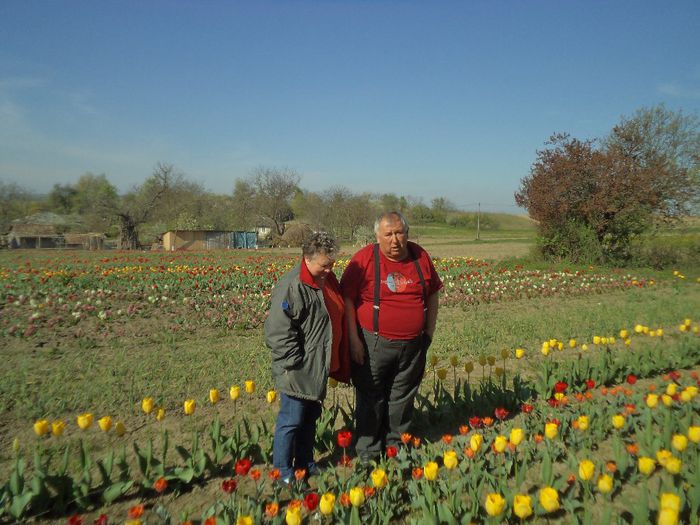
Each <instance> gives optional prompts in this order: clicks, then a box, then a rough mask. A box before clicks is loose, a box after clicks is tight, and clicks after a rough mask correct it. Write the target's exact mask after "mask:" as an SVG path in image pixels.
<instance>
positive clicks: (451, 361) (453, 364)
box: [450, 355, 459, 367]
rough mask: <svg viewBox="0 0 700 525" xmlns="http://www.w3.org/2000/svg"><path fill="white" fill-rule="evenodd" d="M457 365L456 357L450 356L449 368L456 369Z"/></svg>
mask: <svg viewBox="0 0 700 525" xmlns="http://www.w3.org/2000/svg"><path fill="white" fill-rule="evenodd" d="M457 365H459V360H458V359H457V356H456V355H451V356H450V366H452V367H456V366H457Z"/></svg>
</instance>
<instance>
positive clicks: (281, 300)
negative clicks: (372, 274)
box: [265, 232, 350, 483]
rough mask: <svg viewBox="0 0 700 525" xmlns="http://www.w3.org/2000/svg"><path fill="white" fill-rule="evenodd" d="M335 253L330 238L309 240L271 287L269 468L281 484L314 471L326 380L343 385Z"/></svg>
mask: <svg viewBox="0 0 700 525" xmlns="http://www.w3.org/2000/svg"><path fill="white" fill-rule="evenodd" d="M337 253H338V244H337V243H336V241H335V239H334V238H333V237H332V236H331V235H329V234H328V233H326V232H317V233H314V234H313V235H311V236H310V237H309V238H308V239H307V240H306V241H305V242H304V244H303V246H302V258H301V261H300V263H299V264H298V265H297V266H295V267H294V268H292V269H291V270H290V271H289V272H287V273H286V274H285V275H283V276H282V277H281V278H280V280H279V281H278V282H277V284H276V285H275V288H274V290H273V291H272V300H271V304H270V315H269V316H268V318H267V321H265V343H266V344H267V346H268V347H269V348H270V350H271V351H272V377H273V379H274V381H275V388H276V389H277V391H278V392H279V393H280V411H279V414H278V415H277V424H276V427H275V440H274V444H273V458H272V462H273V465H274V466H275V467H276V468H278V469H279V470H280V480H281V481H282V482H284V483H289V482H290V481H291V480H292V479H293V476H294V473H295V471H296V470H299V469H305V470H306V473H307V474H314V473H315V472H316V471H317V467H316V464H315V463H314V459H313V450H314V439H315V436H316V421H317V419H318V418H319V416H320V415H321V407H322V403H323V399H324V398H325V397H326V385H327V383H328V376H329V375H330V376H331V377H334V378H335V379H338V380H340V381H345V382H347V381H348V380H349V375H350V354H349V351H348V345H347V338H346V337H345V335H346V334H345V328H346V323H345V321H344V303H343V297H342V295H341V293H340V287H339V285H338V280H337V279H336V277H335V275H334V274H333V265H334V264H335V257H336V254H337Z"/></svg>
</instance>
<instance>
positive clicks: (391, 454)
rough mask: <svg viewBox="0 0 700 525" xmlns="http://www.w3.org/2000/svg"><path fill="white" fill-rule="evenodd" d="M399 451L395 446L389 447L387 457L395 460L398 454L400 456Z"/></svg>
mask: <svg viewBox="0 0 700 525" xmlns="http://www.w3.org/2000/svg"><path fill="white" fill-rule="evenodd" d="M398 452H399V451H398V449H397V448H396V447H394V446H391V445H390V446H388V447H386V457H387V458H394V457H396V454H398Z"/></svg>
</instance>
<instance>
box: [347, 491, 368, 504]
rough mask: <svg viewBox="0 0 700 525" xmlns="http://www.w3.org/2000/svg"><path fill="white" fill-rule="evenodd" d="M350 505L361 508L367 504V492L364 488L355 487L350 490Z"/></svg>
mask: <svg viewBox="0 0 700 525" xmlns="http://www.w3.org/2000/svg"><path fill="white" fill-rule="evenodd" d="M349 496H350V503H352V506H353V507H360V506H362V505H363V504H364V502H365V491H364V490H363V489H362V487H353V488H351V489H350V494H349Z"/></svg>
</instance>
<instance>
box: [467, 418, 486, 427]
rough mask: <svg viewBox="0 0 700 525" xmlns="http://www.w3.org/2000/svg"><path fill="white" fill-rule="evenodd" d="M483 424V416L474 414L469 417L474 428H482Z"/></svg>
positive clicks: (470, 424)
mask: <svg viewBox="0 0 700 525" xmlns="http://www.w3.org/2000/svg"><path fill="white" fill-rule="evenodd" d="M482 425H483V423H482V421H481V418H480V417H479V416H474V417H470V418H469V426H470V427H472V428H481V427H482Z"/></svg>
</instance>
